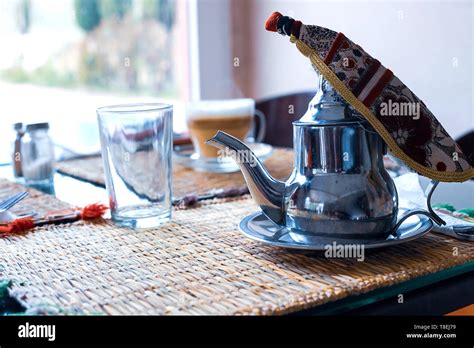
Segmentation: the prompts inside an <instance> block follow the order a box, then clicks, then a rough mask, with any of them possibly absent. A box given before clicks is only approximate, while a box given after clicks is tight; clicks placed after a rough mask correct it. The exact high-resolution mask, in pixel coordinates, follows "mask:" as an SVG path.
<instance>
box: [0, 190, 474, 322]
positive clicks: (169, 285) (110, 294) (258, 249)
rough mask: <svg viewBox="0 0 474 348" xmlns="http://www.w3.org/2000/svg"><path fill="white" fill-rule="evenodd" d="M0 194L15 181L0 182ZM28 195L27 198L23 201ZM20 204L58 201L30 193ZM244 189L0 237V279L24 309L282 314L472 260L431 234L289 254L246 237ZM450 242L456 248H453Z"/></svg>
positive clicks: (465, 247)
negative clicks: (338, 255)
mask: <svg viewBox="0 0 474 348" xmlns="http://www.w3.org/2000/svg"><path fill="white" fill-rule="evenodd" d="M0 187H1V190H0V192H1V194H0V199H2V198H4V197H5V196H6V195H7V193H9V192H10V193H11V191H14V190H15V189H18V187H17V186H15V185H12V184H9V183H7V182H6V181H0ZM28 201H29V202H28ZM28 201H26V200H25V202H24V203H21V204H28V207H32V206H34V205H35V204H36V205H37V209H39V210H41V209H45V207H46V206H47V209H49V208H50V204H52V206H61V205H62V203H60V202H57V203H52V201H54V198H51V197H49V196H43V195H41V194H38V193H35V194H34V195H33V197H30V198H28ZM256 209H257V207H256V206H255V205H254V204H253V202H252V200H251V199H250V198H248V196H243V197H240V198H234V199H227V200H214V201H208V202H206V203H203V204H202V205H200V206H199V208H195V209H187V210H175V211H174V212H173V214H174V215H173V222H172V223H170V224H167V225H165V226H163V227H161V228H154V229H147V230H142V231H134V230H130V229H124V228H119V227H116V226H114V225H113V224H111V222H110V221H108V220H100V221H98V222H76V223H72V224H66V225H49V226H43V227H40V228H37V229H36V230H34V231H31V232H29V233H26V234H24V235H18V236H13V235H12V236H4V237H2V238H0V280H2V279H4V280H11V281H12V287H11V289H10V293H11V295H12V296H14V297H15V298H16V299H18V300H19V301H20V302H21V303H22V304H23V305H24V306H25V307H26V308H28V309H30V310H31V309H34V308H41V307H42V306H43V307H44V306H47V307H48V306H49V307H54V308H61V309H63V310H64V311H65V312H66V313H82V314H284V313H289V312H293V311H296V310H301V309H306V308H309V307H312V306H316V305H320V304H323V303H327V302H329V301H334V300H337V299H342V298H345V297H347V296H350V295H357V294H361V293H365V292H368V291H370V290H374V289H379V288H382V287H386V286H389V285H393V284H397V283H401V282H404V281H407V280H410V279H413V278H416V277H420V276H422V275H427V274H430V273H434V272H438V271H441V270H443V269H447V268H450V267H453V266H456V265H461V264H464V263H466V262H469V261H472V260H473V259H474V246H473V244H470V243H469V242H460V241H457V240H455V239H451V238H448V237H444V236H439V235H434V234H428V235H426V236H424V237H421V238H420V239H418V240H416V241H413V242H409V243H406V244H403V245H398V246H393V247H391V248H386V249H382V250H374V251H367V252H366V255H365V261H364V262H358V261H357V260H355V259H326V258H325V257H324V255H323V254H314V253H313V254H307V253H295V252H289V251H287V250H284V249H281V248H271V247H268V246H265V245H262V244H259V243H256V242H254V241H252V240H249V239H246V238H245V237H243V236H242V235H241V234H240V233H239V232H238V230H237V225H238V223H239V221H240V220H241V219H242V218H243V217H244V216H246V215H247V214H250V213H252V212H254V211H255V210H256ZM454 250H456V253H454Z"/></svg>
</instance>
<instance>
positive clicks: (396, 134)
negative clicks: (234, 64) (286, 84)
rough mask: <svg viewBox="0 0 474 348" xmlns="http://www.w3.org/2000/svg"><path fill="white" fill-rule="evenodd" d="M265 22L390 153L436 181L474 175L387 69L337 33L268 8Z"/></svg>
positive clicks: (446, 136) (432, 118)
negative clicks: (291, 45) (306, 60)
mask: <svg viewBox="0 0 474 348" xmlns="http://www.w3.org/2000/svg"><path fill="white" fill-rule="evenodd" d="M265 27H266V29H267V30H269V31H275V32H278V33H280V34H283V35H288V36H290V37H291V41H292V42H294V43H296V46H297V48H298V49H299V50H300V51H301V52H302V53H303V54H304V55H305V56H307V57H308V58H310V61H311V64H312V65H313V67H314V68H315V69H316V70H317V71H318V72H319V73H321V74H323V75H324V77H325V78H326V79H327V80H328V81H329V82H330V83H331V84H332V85H333V87H334V88H335V89H336V90H337V91H338V92H339V93H340V94H341V95H342V96H343V97H344V99H346V101H347V102H348V103H350V104H351V106H352V107H353V108H354V109H355V110H357V111H358V112H359V113H361V114H362V115H363V116H365V118H366V119H367V120H368V121H369V122H370V123H371V125H372V126H373V127H374V129H375V130H376V131H377V132H378V133H379V134H380V135H381V136H382V138H383V139H384V140H385V142H386V143H387V145H388V146H389V147H390V149H391V151H392V153H393V154H394V155H395V156H397V157H399V158H401V159H402V160H404V161H405V162H406V163H407V165H409V166H410V167H411V168H412V169H414V170H415V171H417V172H418V173H420V174H421V175H424V176H427V177H429V178H431V179H434V180H438V181H457V182H460V181H465V180H468V179H471V178H474V169H473V168H472V167H471V166H470V165H469V163H468V161H467V159H466V157H465V156H464V154H463V153H462V151H461V149H460V148H459V146H458V145H457V144H456V143H455V142H454V140H453V139H452V138H451V137H450V136H449V134H448V133H447V132H446V130H445V129H444V128H443V126H442V125H441V124H440V123H439V121H438V120H437V119H436V117H435V116H434V115H433V114H432V113H431V112H430V110H429V109H428V108H427V107H426V105H425V104H424V103H423V102H422V101H421V100H420V99H419V98H418V97H417V96H416V95H415V94H414V93H413V92H412V91H411V90H410V89H409V88H408V87H407V86H406V85H405V84H404V83H403V82H401V81H400V80H399V79H398V78H397V77H396V76H395V75H394V74H393V73H392V71H391V70H390V69H387V68H386V67H384V66H383V65H382V64H381V63H380V62H379V61H378V60H377V59H375V58H373V57H372V56H370V55H369V54H368V53H367V52H365V51H364V49H363V48H362V47H360V46H359V45H357V44H355V43H354V42H352V41H351V40H349V39H348V38H346V37H345V36H344V34H342V33H336V32H335V31H332V30H330V29H326V28H323V27H320V26H317V25H305V24H302V23H301V22H300V21H296V20H294V19H292V18H290V17H286V16H283V15H281V14H280V13H278V12H274V13H273V14H272V15H271V16H270V17H269V19H268V20H267V22H266V24H265Z"/></svg>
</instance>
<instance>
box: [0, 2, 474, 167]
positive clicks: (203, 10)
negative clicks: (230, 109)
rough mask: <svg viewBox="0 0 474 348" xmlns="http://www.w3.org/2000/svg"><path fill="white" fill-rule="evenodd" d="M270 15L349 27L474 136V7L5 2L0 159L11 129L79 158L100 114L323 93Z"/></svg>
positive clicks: (5, 155) (455, 127)
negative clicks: (272, 26)
mask: <svg viewBox="0 0 474 348" xmlns="http://www.w3.org/2000/svg"><path fill="white" fill-rule="evenodd" d="M273 11H280V12H281V13H283V14H285V15H289V16H292V17H294V18H297V19H300V20H301V21H303V22H305V23H314V24H318V25H322V26H325V27H328V28H331V29H333V30H336V31H342V32H344V33H345V34H346V36H348V37H349V38H350V39H352V40H353V41H355V42H356V43H358V44H360V45H361V46H362V47H364V49H365V50H366V51H367V52H369V53H370V54H372V55H373V56H375V57H377V58H378V59H379V60H380V61H381V62H382V63H383V64H384V65H385V66H386V67H388V68H390V69H392V70H393V71H394V72H395V74H396V75H398V76H399V77H400V78H401V80H402V81H404V82H405V83H406V84H407V85H408V86H410V87H411V89H412V90H413V91H414V92H415V93H416V94H417V95H418V96H419V97H420V98H421V99H423V100H424V101H425V103H426V104H427V105H428V106H429V108H430V109H431V111H433V113H434V114H435V115H436V116H437V117H438V119H439V120H440V121H441V122H442V123H443V125H444V126H445V128H446V129H447V130H448V132H449V133H450V134H451V135H452V136H453V137H455V138H457V137H459V136H461V135H463V134H465V133H467V132H468V131H469V130H472V129H474V117H473V116H472V115H473V110H474V106H473V105H474V89H473V81H474V72H473V68H472V62H473V59H474V57H473V55H474V53H473V52H474V45H473V33H474V27H473V25H474V24H473V22H474V21H473V18H474V9H473V2H472V1H469V0H460V1H447V0H446V1H418V2H414V3H413V2H408V1H375V0H374V1H314V0H313V1H303V0H294V1H278V0H199V1H197V0H61V1H55V0H2V1H1V2H0V45H1V48H2V49H1V52H2V53H1V54H0V105H1V109H0V125H1V127H0V149H1V151H0V163H5V162H9V161H11V159H10V157H11V156H10V152H11V151H10V146H11V142H12V140H13V138H14V132H13V130H12V124H13V123H15V122H23V123H32V122H45V121H46V122H49V123H50V125H51V131H50V133H51V136H52V137H53V139H54V141H55V142H56V143H57V144H58V145H61V146H63V147H67V148H70V149H72V150H74V151H75V152H76V153H89V152H93V151H96V150H98V149H99V139H98V133H97V126H96V115H95V109H96V108H97V107H99V106H103V105H109V104H117V103H120V104H123V103H129V102H146V101H157V100H164V101H168V102H171V103H173V104H174V105H175V121H174V128H175V131H177V132H182V131H185V129H186V124H185V120H184V115H183V111H182V105H183V103H185V102H186V101H188V100H195V99H215V98H234V97H251V98H256V99H257V100H260V99H262V98H268V97H271V96H276V95H282V94H289V93H294V92H299V91H315V90H316V87H317V86H316V80H317V78H316V75H315V73H314V72H313V69H312V67H311V65H310V64H309V63H308V62H307V60H306V59H305V58H304V57H302V56H301V54H300V53H299V52H298V51H297V50H296V48H295V47H294V46H293V45H292V44H290V43H289V41H288V39H287V38H283V37H281V36H279V35H275V34H274V33H269V32H266V31H265V29H264V22H265V20H266V18H267V17H268V15H269V14H270V13H271V12H273Z"/></svg>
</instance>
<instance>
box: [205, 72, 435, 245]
mask: <svg viewBox="0 0 474 348" xmlns="http://www.w3.org/2000/svg"><path fill="white" fill-rule="evenodd" d="M293 130H294V132H293V144H294V146H293V148H294V158H295V159H294V169H293V171H292V173H291V175H290V177H289V178H288V179H287V181H286V182H282V181H279V180H276V179H274V178H273V177H271V176H270V174H269V173H268V171H267V170H266V169H265V167H264V166H263V165H262V163H261V162H260V161H259V160H258V158H256V157H255V155H254V154H253V153H252V152H251V150H250V149H249V148H248V147H247V146H246V145H245V144H243V143H242V142H241V141H240V140H238V139H236V138H234V137H232V136H231V135H229V134H226V133H224V132H220V131H219V132H218V133H217V134H216V135H215V136H214V137H213V138H211V139H209V140H208V141H207V143H208V144H209V145H213V146H216V147H218V148H221V149H225V148H229V149H230V150H231V151H230V153H233V154H236V157H235V158H234V159H235V160H236V162H237V164H238V165H239V166H240V169H241V171H242V173H243V175H244V178H245V181H246V182H247V185H248V187H249V191H250V193H251V195H252V197H253V199H254V200H255V201H256V203H257V204H258V205H259V206H260V208H261V210H262V212H263V213H264V214H265V215H266V216H267V217H268V218H269V219H270V220H271V221H273V222H274V223H275V224H277V225H279V226H283V227H286V228H289V229H291V230H292V231H300V232H301V233H300V234H299V235H300V236H301V242H302V243H303V242H305V240H306V239H308V238H310V237H311V235H315V236H333V237H337V238H341V237H343V238H355V239H367V238H384V237H386V236H388V235H389V234H392V233H395V232H396V230H397V229H398V227H399V226H400V224H401V223H402V222H403V221H404V220H405V219H406V218H408V217H409V216H411V215H414V214H423V215H426V216H428V217H430V218H431V219H432V220H433V221H435V222H436V223H438V224H443V223H444V222H443V220H441V219H440V218H439V217H438V216H437V215H436V214H435V213H434V212H433V210H432V209H431V207H430V198H431V194H432V192H433V190H434V188H435V187H436V185H437V182H433V183H432V185H430V187H429V190H430V192H429V194H428V209H429V210H428V211H425V210H411V211H408V212H407V213H405V215H404V216H402V217H401V218H400V219H399V221H398V222H397V213H398V196H397V191H396V188H395V184H394V182H393V180H392V178H391V177H390V175H389V174H388V172H387V171H386V169H385V167H384V164H383V156H384V154H386V152H387V146H386V145H385V143H384V141H383V140H382V138H381V137H380V136H379V135H378V134H377V133H376V132H375V131H374V130H372V128H371V126H370V125H369V123H368V122H367V121H365V120H364V119H363V118H362V117H361V116H360V115H359V114H358V113H357V112H355V111H354V110H353V109H352V108H351V107H350V106H349V104H347V103H346V102H345V101H344V100H343V98H342V97H341V96H340V95H339V94H338V93H337V92H336V90H335V89H333V88H332V86H331V85H330V84H329V83H328V82H327V81H326V80H325V79H324V78H323V77H322V76H320V81H319V91H318V92H317V94H316V95H315V97H314V98H313V99H312V100H311V102H310V103H309V106H308V110H307V112H306V113H305V114H304V115H303V117H302V118H300V119H299V120H297V121H295V122H293ZM237 154H238V158H237ZM296 235H297V236H298V233H296ZM296 239H298V237H296Z"/></svg>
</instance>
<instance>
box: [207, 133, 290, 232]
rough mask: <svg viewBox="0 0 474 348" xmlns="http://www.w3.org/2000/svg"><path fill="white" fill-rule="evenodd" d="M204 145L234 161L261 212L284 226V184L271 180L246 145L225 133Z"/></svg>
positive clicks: (217, 134)
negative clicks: (217, 149) (219, 151)
mask: <svg viewBox="0 0 474 348" xmlns="http://www.w3.org/2000/svg"><path fill="white" fill-rule="evenodd" d="M206 144H208V145H212V146H214V147H217V148H219V149H221V150H223V151H225V154H226V155H227V156H230V157H232V158H233V159H234V161H235V162H236V163H237V165H238V166H239V167H240V170H241V171H242V174H243V175H244V178H245V181H246V182H247V186H248V188H249V191H250V194H251V195H252V198H253V199H254V201H255V202H256V203H257V204H258V205H259V206H260V209H262V212H263V213H264V214H265V215H266V216H267V217H268V218H269V219H270V220H272V221H273V222H274V223H276V224H278V225H284V222H285V214H284V210H283V206H284V204H283V197H284V193H285V183H284V182H282V181H279V180H276V179H275V178H273V177H272V176H271V175H270V174H269V173H268V171H267V170H266V169H265V167H264V166H263V164H262V163H261V162H260V160H259V159H258V158H257V156H255V154H254V153H253V152H252V151H251V150H250V149H249V147H248V146H247V145H245V144H244V143H243V142H241V141H240V140H239V139H237V138H235V137H233V136H231V135H229V134H227V133H225V132H222V131H218V132H217V133H216V135H215V136H214V137H212V138H211V139H209V140H207V141H206Z"/></svg>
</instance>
